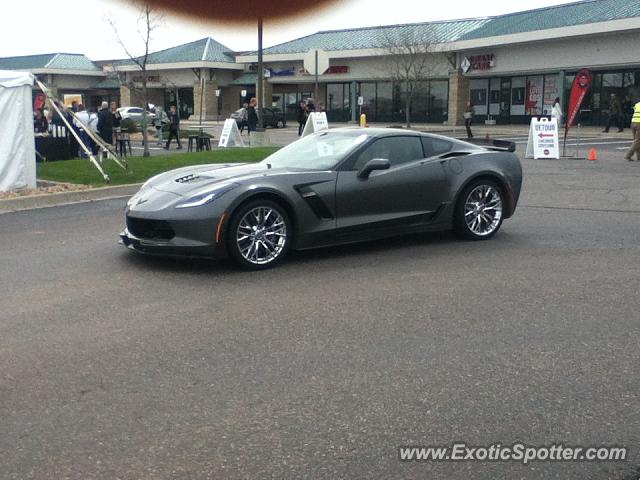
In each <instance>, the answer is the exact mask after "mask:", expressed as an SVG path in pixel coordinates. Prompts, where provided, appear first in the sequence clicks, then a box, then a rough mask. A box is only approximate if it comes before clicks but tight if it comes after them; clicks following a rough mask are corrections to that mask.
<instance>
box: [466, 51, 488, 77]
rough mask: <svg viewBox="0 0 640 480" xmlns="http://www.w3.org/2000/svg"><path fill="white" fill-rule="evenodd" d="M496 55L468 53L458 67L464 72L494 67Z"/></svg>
mask: <svg viewBox="0 0 640 480" xmlns="http://www.w3.org/2000/svg"><path fill="white" fill-rule="evenodd" d="M495 64H496V57H495V55H494V54H493V53H489V54H486V55H469V56H467V57H464V58H463V59H462V62H461V63H460V68H462V71H463V72H464V73H467V72H468V71H470V70H490V69H492V68H493V67H495Z"/></svg>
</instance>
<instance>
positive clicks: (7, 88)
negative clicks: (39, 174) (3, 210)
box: [0, 70, 36, 192]
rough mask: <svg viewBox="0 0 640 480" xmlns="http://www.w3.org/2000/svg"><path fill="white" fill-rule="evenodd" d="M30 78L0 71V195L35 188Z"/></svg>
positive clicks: (25, 74)
mask: <svg viewBox="0 0 640 480" xmlns="http://www.w3.org/2000/svg"><path fill="white" fill-rule="evenodd" d="M33 80H34V78H33V75H31V74H30V73H27V72H12V71H9V70H0V192H2V191H7V190H15V189H18V188H25V187H26V188H35V187H36V146H35V138H34V135H33V107H32V105H31V87H32V86H33Z"/></svg>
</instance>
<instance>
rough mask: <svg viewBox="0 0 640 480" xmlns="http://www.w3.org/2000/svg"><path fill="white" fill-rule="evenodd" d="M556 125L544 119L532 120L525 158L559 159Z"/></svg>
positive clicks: (552, 120)
mask: <svg viewBox="0 0 640 480" xmlns="http://www.w3.org/2000/svg"><path fill="white" fill-rule="evenodd" d="M559 143H560V141H559V135H558V123H557V121H556V119H555V118H554V119H551V120H549V119H548V118H546V117H542V118H540V119H538V118H532V119H531V125H530V126H529V140H528V142H527V153H526V157H527V158H535V159H538V158H555V159H559V158H560V146H559Z"/></svg>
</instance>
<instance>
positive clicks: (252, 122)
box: [247, 97, 258, 135]
mask: <svg viewBox="0 0 640 480" xmlns="http://www.w3.org/2000/svg"><path fill="white" fill-rule="evenodd" d="M257 104H258V101H257V100H256V97H253V98H252V99H251V100H249V107H248V108H247V132H248V133H249V135H251V132H255V131H256V128H258V113H257V112H256V105H257Z"/></svg>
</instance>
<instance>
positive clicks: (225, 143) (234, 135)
mask: <svg viewBox="0 0 640 480" xmlns="http://www.w3.org/2000/svg"><path fill="white" fill-rule="evenodd" d="M218 147H220V148H227V147H244V141H243V140H242V137H241V136H240V130H238V124H237V122H236V121H235V119H233V118H227V119H226V120H225V121H224V125H223V126H222V132H221V133H220V141H219V142H218Z"/></svg>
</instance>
